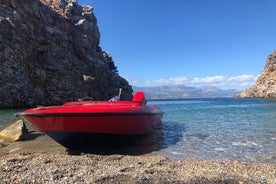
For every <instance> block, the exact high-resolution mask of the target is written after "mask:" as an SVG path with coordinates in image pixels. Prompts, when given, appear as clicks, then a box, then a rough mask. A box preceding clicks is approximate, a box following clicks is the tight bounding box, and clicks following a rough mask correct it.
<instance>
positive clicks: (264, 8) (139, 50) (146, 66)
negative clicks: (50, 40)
mask: <svg viewBox="0 0 276 184" xmlns="http://www.w3.org/2000/svg"><path fill="white" fill-rule="evenodd" d="M78 3H79V4H80V5H83V4H88V5H91V6H92V7H93V8H94V14H95V16H96V17H97V20H98V27H99V30H100V33H101V41H100V46H101V47H102V49H103V50H104V51H107V52H110V53H111V55H112V57H113V60H114V62H115V65H116V66H117V67H118V70H119V74H120V75H121V76H122V77H124V78H126V79H127V80H128V81H129V83H130V84H131V85H134V86H156V85H164V84H166V85H167V84H183V85H187V86H217V87H220V88H224V89H227V88H238V89H244V88H246V87H248V86H250V85H252V84H253V83H254V81H255V79H256V77H257V76H258V75H259V74H260V73H261V71H262V70H263V68H264V65H265V62H266V59H267V56H268V55H269V54H271V53H272V52H273V51H275V50H276V31H275V30H276V21H275V17H276V11H275V10H276V1H275V0H79V1H78Z"/></svg>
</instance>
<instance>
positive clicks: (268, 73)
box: [235, 51, 276, 98]
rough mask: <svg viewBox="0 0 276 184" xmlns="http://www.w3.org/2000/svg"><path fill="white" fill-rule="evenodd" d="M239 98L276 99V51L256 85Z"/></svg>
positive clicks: (269, 57)
mask: <svg viewBox="0 0 276 184" xmlns="http://www.w3.org/2000/svg"><path fill="white" fill-rule="evenodd" d="M235 97H238V98H276V51H275V52H274V53H272V54H271V55H269V56H268V58H267V61H266V64H265V67H264V70H263V71H262V73H261V75H260V76H259V77H258V79H257V81H256V83H255V84H254V85H253V86H251V87H249V88H247V89H245V90H244V91H243V92H242V93H240V94H238V95H236V96H235Z"/></svg>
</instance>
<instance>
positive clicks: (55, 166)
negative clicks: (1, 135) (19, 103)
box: [0, 152, 276, 184]
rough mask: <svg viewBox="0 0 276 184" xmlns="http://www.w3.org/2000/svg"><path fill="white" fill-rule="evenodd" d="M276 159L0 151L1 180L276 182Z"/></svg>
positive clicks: (51, 181) (44, 181)
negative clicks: (252, 160)
mask: <svg viewBox="0 0 276 184" xmlns="http://www.w3.org/2000/svg"><path fill="white" fill-rule="evenodd" d="M275 177H276V164H273V163H271V164H270V163H248V162H241V161H214V160H200V159H193V158H190V159H186V160H183V161H172V160H170V159H168V158H167V157H164V156H161V155H158V154H157V153H155V152H152V153H148V154H144V155H139V156H131V155H121V154H114V155H97V154H82V155H68V154H63V153H53V152H52V153H50V152H48V153H43V152H41V153H35V152H29V153H0V180H1V181H2V182H3V183H76V182H79V183H89V182H90V183H271V184H272V183H274V182H275V181H276V178H275Z"/></svg>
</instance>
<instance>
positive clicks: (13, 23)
mask: <svg viewBox="0 0 276 184" xmlns="http://www.w3.org/2000/svg"><path fill="white" fill-rule="evenodd" d="M99 43H100V32H99V29H98V26H97V20H96V17H95V16H94V14H93V8H92V7H91V6H88V5H85V6H80V5H78V4H77V1H76V0H24V1H21V0H3V1H1V2H0V108H15V107H30V106H36V105H54V104H62V103H63V102H65V101H75V100H78V99H80V98H83V97H86V96H90V97H93V98H94V99H95V100H107V99H109V98H111V97H112V96H114V95H116V94H117V93H118V90H119V88H122V89H123V90H122V95H121V97H122V99H123V100H127V99H131V97H132V87H131V86H130V85H129V84H128V82H127V81H126V80H125V79H123V78H122V77H120V76H119V75H118V71H117V68H116V67H115V65H114V62H113V60H112V57H111V55H110V54H109V53H107V52H104V51H102V49H101V47H100V46H99Z"/></svg>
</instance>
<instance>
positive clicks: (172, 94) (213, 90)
mask: <svg viewBox="0 0 276 184" xmlns="http://www.w3.org/2000/svg"><path fill="white" fill-rule="evenodd" d="M133 91H134V92H136V91H143V92H144V93H145V95H146V98H147V99H178V98H219V97H232V96H234V95H236V94H238V93H240V92H241V91H240V90H236V89H227V90H224V89H220V88H217V87H201V88H196V87H188V86H184V85H166V86H154V87H135V86H133Z"/></svg>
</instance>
